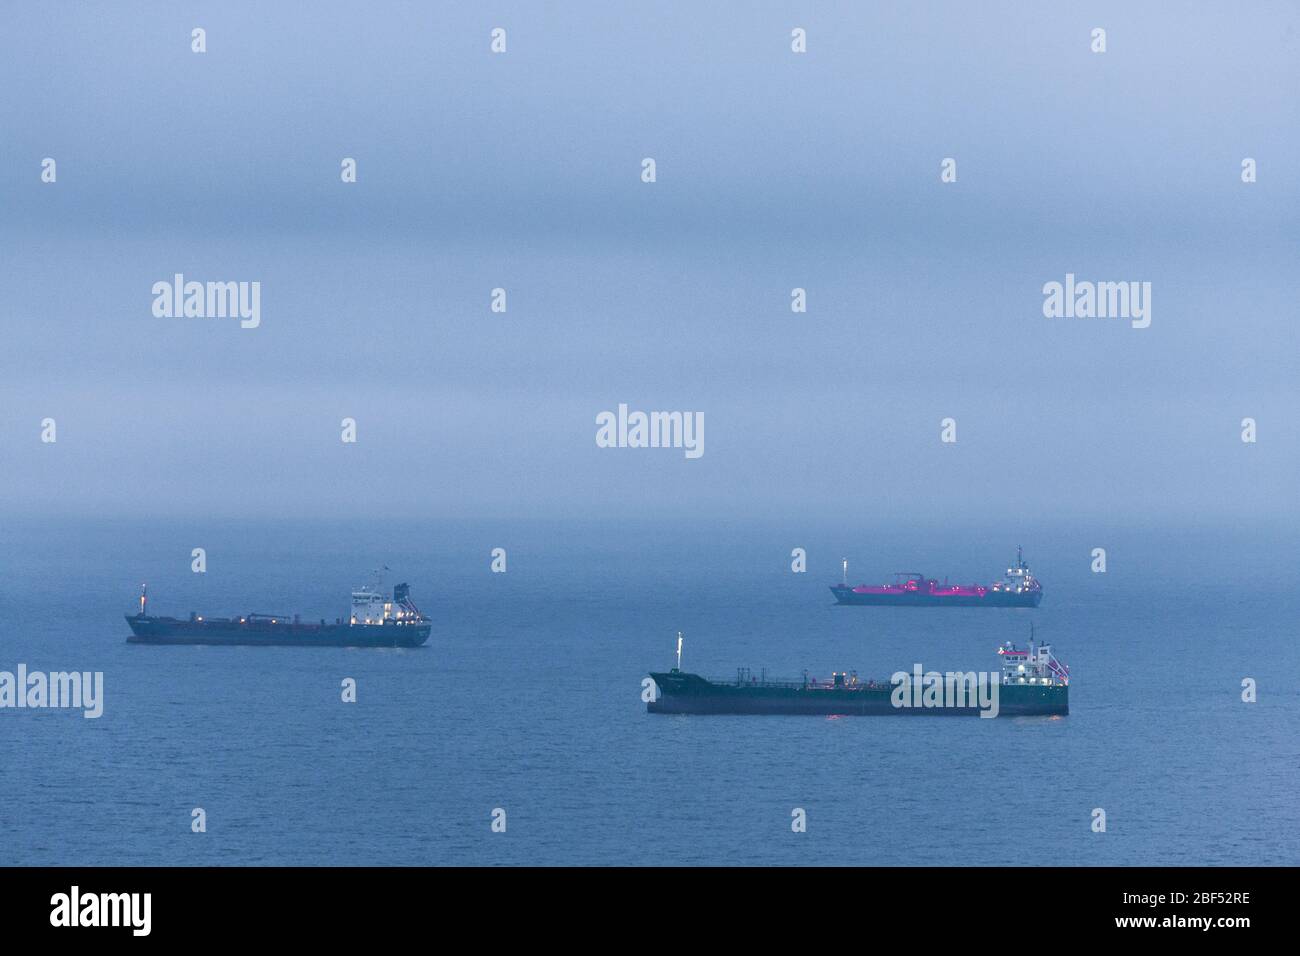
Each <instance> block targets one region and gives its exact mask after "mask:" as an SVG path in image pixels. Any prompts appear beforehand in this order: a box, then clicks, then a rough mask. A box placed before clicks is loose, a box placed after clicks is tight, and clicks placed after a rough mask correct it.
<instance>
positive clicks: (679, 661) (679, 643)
mask: <svg viewBox="0 0 1300 956" xmlns="http://www.w3.org/2000/svg"><path fill="white" fill-rule="evenodd" d="M677 669H678V670H681V669H682V632H681V631H678V632H677Z"/></svg>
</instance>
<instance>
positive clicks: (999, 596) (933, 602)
mask: <svg viewBox="0 0 1300 956" xmlns="http://www.w3.org/2000/svg"><path fill="white" fill-rule="evenodd" d="M831 593H832V594H834V595H835V602H836V603H837V604H856V605H868V606H872V607H1038V605H1039V604H1040V603H1041V602H1042V600H1043V592H1042V591H1041V590H1037V591H1020V592H1016V591H985V592H984V593H983V594H944V593H942V592H939V593H931V592H928V591H904V592H884V593H882V592H878V591H857V590H854V589H853V588H850V587H845V586H844V585H842V584H833V585H831Z"/></svg>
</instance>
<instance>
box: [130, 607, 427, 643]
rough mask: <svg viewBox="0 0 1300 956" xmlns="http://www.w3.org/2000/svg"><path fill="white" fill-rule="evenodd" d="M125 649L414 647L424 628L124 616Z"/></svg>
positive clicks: (424, 637)
mask: <svg viewBox="0 0 1300 956" xmlns="http://www.w3.org/2000/svg"><path fill="white" fill-rule="evenodd" d="M126 623H127V624H129V625H130V627H131V636H130V637H128V638H127V639H126V640H127V643H128V644H206V645H214V646H239V647H419V646H421V645H422V644H424V643H425V642H426V641H427V640H428V639H429V633H430V631H431V630H432V625H429V624H370V625H365V624H295V623H292V622H289V621H277V622H275V623H272V622H271V621H265V620H251V621H246V622H244V623H240V622H239V621H199V620H193V621H185V620H180V619H179V618H174V617H148V616H145V615H141V614H128V615H126Z"/></svg>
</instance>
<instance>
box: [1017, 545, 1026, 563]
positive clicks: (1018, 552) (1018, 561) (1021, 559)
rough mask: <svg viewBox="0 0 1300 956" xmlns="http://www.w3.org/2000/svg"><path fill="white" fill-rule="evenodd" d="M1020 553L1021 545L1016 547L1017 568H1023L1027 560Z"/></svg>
mask: <svg viewBox="0 0 1300 956" xmlns="http://www.w3.org/2000/svg"><path fill="white" fill-rule="evenodd" d="M1020 552H1021V548H1020V545H1016V567H1018V568H1023V567H1024V566H1025V559H1024V558H1022V557H1021V556H1020Z"/></svg>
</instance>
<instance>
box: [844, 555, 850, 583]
mask: <svg viewBox="0 0 1300 956" xmlns="http://www.w3.org/2000/svg"><path fill="white" fill-rule="evenodd" d="M844 586H845V587H848V586H849V559H848V558H845V559H844Z"/></svg>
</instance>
